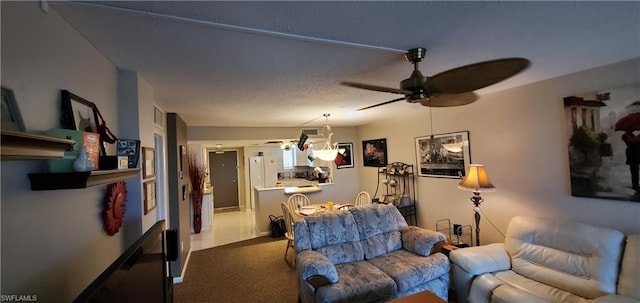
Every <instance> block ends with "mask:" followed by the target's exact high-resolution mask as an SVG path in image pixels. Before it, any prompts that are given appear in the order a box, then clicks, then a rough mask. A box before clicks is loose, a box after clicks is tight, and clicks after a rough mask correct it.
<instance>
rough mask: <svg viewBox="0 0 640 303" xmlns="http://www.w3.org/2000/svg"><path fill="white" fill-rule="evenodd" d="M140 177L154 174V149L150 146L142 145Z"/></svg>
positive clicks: (149, 176)
mask: <svg viewBox="0 0 640 303" xmlns="http://www.w3.org/2000/svg"><path fill="white" fill-rule="evenodd" d="M142 161H143V162H142V163H143V166H142V179H147V178H153V177H155V175H156V151H155V149H153V148H151V147H142Z"/></svg>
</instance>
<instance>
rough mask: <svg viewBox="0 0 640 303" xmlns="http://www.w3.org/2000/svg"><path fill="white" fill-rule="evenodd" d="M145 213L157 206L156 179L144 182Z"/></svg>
mask: <svg viewBox="0 0 640 303" xmlns="http://www.w3.org/2000/svg"><path fill="white" fill-rule="evenodd" d="M143 184H144V214H145V215H146V214H148V213H150V212H151V211H152V210H153V209H154V208H156V180H151V181H147V182H144V183H143Z"/></svg>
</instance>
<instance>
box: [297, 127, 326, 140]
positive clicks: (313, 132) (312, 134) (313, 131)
mask: <svg viewBox="0 0 640 303" xmlns="http://www.w3.org/2000/svg"><path fill="white" fill-rule="evenodd" d="M302 133H303V134H306V135H307V136H309V138H317V137H322V134H321V133H320V130H319V129H317V128H305V129H303V130H302Z"/></svg>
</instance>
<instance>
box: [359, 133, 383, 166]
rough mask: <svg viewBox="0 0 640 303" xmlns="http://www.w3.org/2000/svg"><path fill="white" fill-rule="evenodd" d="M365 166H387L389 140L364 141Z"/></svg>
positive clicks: (363, 157)
mask: <svg viewBox="0 0 640 303" xmlns="http://www.w3.org/2000/svg"><path fill="white" fill-rule="evenodd" d="M362 160H363V161H364V166H373V167H384V166H386V165H387V139H386V138H383V139H374V140H365V141H362Z"/></svg>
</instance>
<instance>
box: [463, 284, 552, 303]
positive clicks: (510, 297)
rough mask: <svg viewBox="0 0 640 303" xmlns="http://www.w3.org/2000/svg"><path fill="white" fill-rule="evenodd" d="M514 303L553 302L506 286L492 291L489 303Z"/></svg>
mask: <svg viewBox="0 0 640 303" xmlns="http://www.w3.org/2000/svg"><path fill="white" fill-rule="evenodd" d="M514 302H526V303H550V302H553V301H547V300H544V299H542V298H539V297H536V296H534V295H532V294H530V293H528V292H526V291H523V290H520V289H517V288H513V287H510V286H506V285H503V286H499V287H498V288H496V289H495V290H494V291H493V294H492V295H491V303H514ZM474 303H475V302H474ZM562 303H564V302H562Z"/></svg>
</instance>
